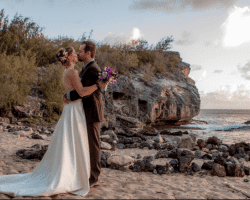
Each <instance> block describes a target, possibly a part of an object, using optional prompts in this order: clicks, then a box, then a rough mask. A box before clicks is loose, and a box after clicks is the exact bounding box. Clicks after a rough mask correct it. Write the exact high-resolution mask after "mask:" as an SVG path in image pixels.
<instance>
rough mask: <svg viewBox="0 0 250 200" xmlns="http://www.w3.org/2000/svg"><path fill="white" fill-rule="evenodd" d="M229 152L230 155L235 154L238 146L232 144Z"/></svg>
mask: <svg viewBox="0 0 250 200" xmlns="http://www.w3.org/2000/svg"><path fill="white" fill-rule="evenodd" d="M228 152H229V155H230V156H234V154H236V147H235V145H234V144H232V145H230V146H229V148H228Z"/></svg>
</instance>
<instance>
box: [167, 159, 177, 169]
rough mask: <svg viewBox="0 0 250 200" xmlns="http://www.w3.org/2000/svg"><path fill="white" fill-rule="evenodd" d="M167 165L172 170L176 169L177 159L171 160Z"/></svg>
mask: <svg viewBox="0 0 250 200" xmlns="http://www.w3.org/2000/svg"><path fill="white" fill-rule="evenodd" d="M169 164H170V165H171V166H172V167H173V168H174V169H178V164H179V161H178V160H177V159H173V160H170V161H169Z"/></svg>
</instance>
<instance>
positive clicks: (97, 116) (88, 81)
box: [70, 61, 103, 122]
mask: <svg viewBox="0 0 250 200" xmlns="http://www.w3.org/2000/svg"><path fill="white" fill-rule="evenodd" d="M99 72H101V69H100V67H99V66H98V65H97V63H96V62H95V61H93V62H90V63H89V64H88V65H87V66H86V67H85V69H84V70H82V71H81V72H80V74H79V76H80V78H82V80H81V82H82V85H83V87H86V86H91V85H94V84H96V82H97V80H98V79H99V77H98V73H99ZM80 98H82V103H83V108H84V111H85V115H86V118H88V119H91V121H92V122H101V121H103V103H102V93H101V91H100V90H99V89H97V90H96V91H95V92H93V93H92V94H91V95H88V96H84V97H80V96H79V94H78V93H77V92H76V90H73V91H71V92H70V100H71V101H75V100H77V99H80Z"/></svg>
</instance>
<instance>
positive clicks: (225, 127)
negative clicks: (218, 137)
mask: <svg viewBox="0 0 250 200" xmlns="http://www.w3.org/2000/svg"><path fill="white" fill-rule="evenodd" d="M182 127H189V128H190V127H192V128H200V129H203V130H206V129H210V130H214V131H243V130H249V129H250V125H248V124H235V125H223V126H211V124H208V125H184V126H182Z"/></svg>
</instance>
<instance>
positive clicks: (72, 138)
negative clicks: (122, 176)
mask: <svg viewBox="0 0 250 200" xmlns="http://www.w3.org/2000/svg"><path fill="white" fill-rule="evenodd" d="M89 156H90V155H89V144H88V135H87V127H86V118H85V113H84V110H83V105H82V100H81V99H79V100H76V101H73V102H71V103H70V104H66V105H65V106H64V108H63V112H62V115H61V118H60V120H59V121H58V123H57V125H56V128H55V131H54V133H53V135H52V137H51V141H50V143H49V146H48V150H47V152H46V154H45V155H44V157H43V159H42V160H41V162H40V163H39V164H38V165H37V166H36V168H35V169H34V171H33V172H31V173H26V174H11V175H2V176H0V193H4V194H7V195H10V196H14V197H17V196H51V195H55V194H60V193H72V194H75V195H81V196H85V195H87V194H88V192H89V190H90V186H89V177H90V157H89Z"/></svg>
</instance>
